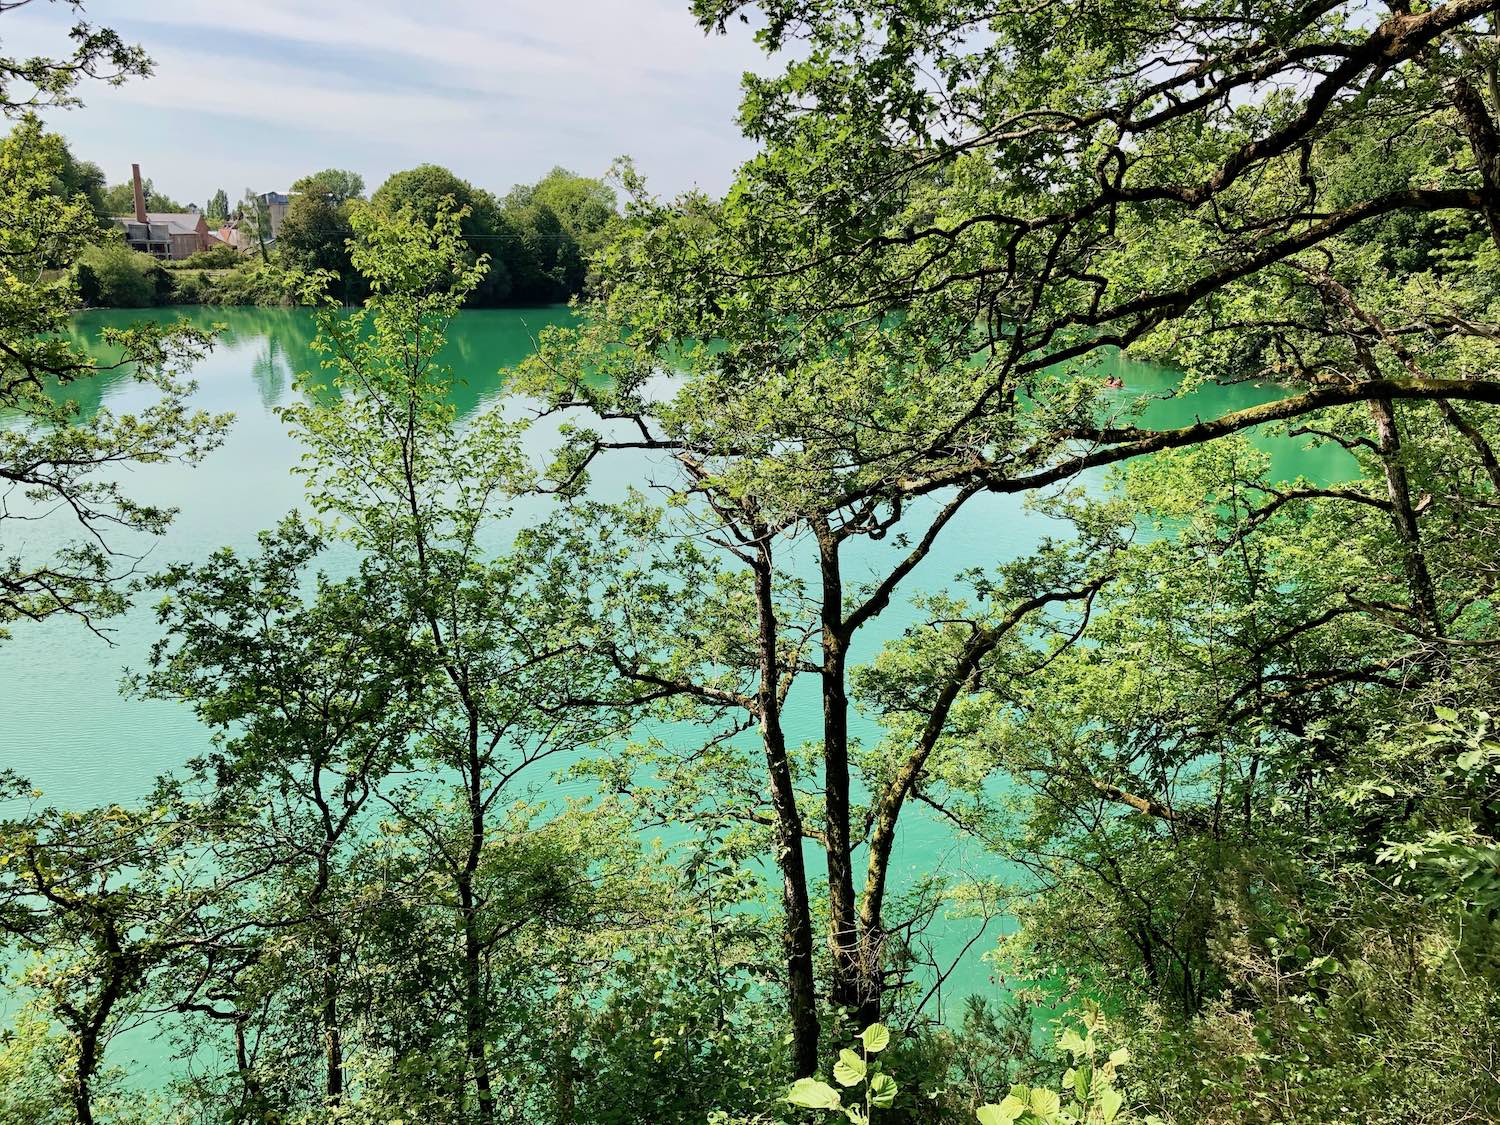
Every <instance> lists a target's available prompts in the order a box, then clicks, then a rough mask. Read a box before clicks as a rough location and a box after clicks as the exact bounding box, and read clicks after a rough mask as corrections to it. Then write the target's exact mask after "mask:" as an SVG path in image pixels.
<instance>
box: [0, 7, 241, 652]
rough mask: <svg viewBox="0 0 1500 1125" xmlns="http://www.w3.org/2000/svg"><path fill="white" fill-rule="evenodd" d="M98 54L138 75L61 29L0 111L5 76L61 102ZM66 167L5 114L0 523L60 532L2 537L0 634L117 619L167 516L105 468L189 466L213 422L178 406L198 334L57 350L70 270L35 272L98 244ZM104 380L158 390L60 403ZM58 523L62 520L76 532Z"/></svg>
mask: <svg viewBox="0 0 1500 1125" xmlns="http://www.w3.org/2000/svg"><path fill="white" fill-rule="evenodd" d="M106 46H107V47H108V49H107V50H106V49H105V48H106ZM101 50H102V51H104V54H102V55H101V54H100V51H101ZM78 52H81V53H78ZM111 59H112V60H115V62H117V63H121V64H122V65H123V64H124V63H129V64H130V65H129V66H128V67H126V68H125V70H122V71H115V72H110V73H111V74H112V76H113V77H114V78H123V77H124V76H125V73H126V72H127V71H128V72H139V71H140V70H142V69H143V68H144V65H145V64H144V58H143V56H140V54H139V52H137V51H134V50H133V49H126V48H123V47H120V46H119V45H118V40H117V39H115V38H114V37H113V36H112V34H110V33H106V32H97V31H91V30H84V31H82V32H80V33H77V34H75V56H74V57H73V59H72V61H71V62H67V61H64V62H53V61H49V60H47V59H41V58H38V59H33V60H29V61H26V62H24V63H16V62H15V61H14V60H0V108H3V109H4V111H5V112H6V113H7V114H13V113H14V112H15V105H14V104H13V102H12V101H11V97H12V94H11V91H12V90H13V89H14V84H15V83H17V82H22V83H31V84H32V85H34V86H38V91H37V94H36V97H38V98H43V99H45V100H47V101H50V102H54V103H56V102H62V103H67V102H70V101H71V100H72V97H73V95H72V94H71V93H70V92H69V91H70V90H71V89H72V87H73V85H74V84H75V83H76V82H77V81H79V80H81V79H82V78H83V77H85V76H86V75H88V74H90V73H92V72H93V71H95V70H96V69H97V68H99V67H101V66H103V65H104V62H105V61H106V60H111ZM69 167H70V161H69V158H68V157H67V155H66V149H65V147H64V145H63V143H62V141H61V139H60V138H58V137H55V136H51V135H48V134H45V133H43V131H42V129H41V126H40V124H39V123H38V122H37V121H36V119H35V118H32V117H22V118H20V119H19V120H17V121H16V123H15V126H14V128H13V129H12V131H11V133H10V134H9V135H8V136H7V137H6V138H5V139H4V141H3V142H0V292H3V296H0V408H3V409H4V410H5V412H6V413H7V414H8V415H9V416H10V418H11V419H12V421H11V422H10V424H8V425H7V426H6V428H5V431H4V434H3V435H0V478H3V479H4V480H5V481H6V482H7V485H8V486H9V487H10V488H11V489H13V492H12V501H11V503H10V504H8V505H7V507H6V509H5V511H4V512H3V513H0V525H3V526H6V527H7V528H10V529H14V528H15V527H17V526H19V524H17V523H15V522H13V521H17V520H34V519H36V518H38V517H41V516H42V515H43V513H46V512H49V511H50V512H51V513H52V514H51V515H48V516H47V517H46V518H47V519H49V520H50V521H53V523H54V525H55V526H57V527H58V528H59V537H58V540H57V542H59V543H60V545H59V546H57V547H56V548H48V547H37V546H34V545H33V544H35V543H36V538H35V537H34V536H30V535H28V536H26V537H25V538H24V539H22V540H18V539H17V538H16V537H14V535H13V534H12V535H8V536H7V545H6V547H5V550H4V553H3V558H0V628H3V627H4V626H5V625H6V624H8V623H10V622H13V621H15V620H16V619H17V618H30V619H39V618H43V617H47V616H50V615H52V614H54V613H59V612H65V613H73V614H76V615H78V616H80V617H82V618H83V619H84V620H85V621H89V622H92V621H93V620H95V619H96V618H98V617H100V616H104V615H108V614H110V613H113V612H116V611H118V610H119V609H120V608H121V607H122V605H123V601H124V598H123V593H122V589H121V579H122V578H123V577H124V576H125V574H126V573H127V572H128V570H129V569H130V561H131V556H130V554H129V551H130V550H131V546H129V545H128V544H130V542H131V540H132V538H133V537H134V536H135V535H137V534H138V533H144V534H146V535H153V534H160V533H161V531H162V530H163V529H164V528H165V527H166V526H167V524H168V523H169V522H170V520H171V518H172V515H173V512H172V510H171V509H169V508H165V507H160V506H155V505H148V504H142V503H139V502H137V501H135V500H133V499H132V498H131V497H130V495H129V493H128V491H127V489H126V487H125V485H124V483H123V482H122V480H121V478H120V476H119V474H118V472H117V471H116V470H118V469H119V468H121V467H126V466H130V465H138V464H152V463H158V462H163V461H174V460H175V461H184V462H188V463H191V462H193V461H196V460H197V459H198V458H200V457H202V456H203V455H204V454H205V453H207V452H208V451H209V450H210V449H212V448H213V447H214V446H215V445H217V444H218V441H219V439H220V436H221V435H222V433H223V431H224V428H225V426H226V425H227V423H228V419H227V418H225V417H221V416H211V415H209V414H207V413H205V412H202V411H195V410H193V409H191V408H190V407H189V405H188V402H187V400H188V396H189V394H190V392H191V389H192V388H191V385H190V384H188V383H185V382H184V381H183V380H182V378H181V374H182V372H183V371H184V370H185V369H186V368H187V367H188V366H189V365H190V364H191V363H192V361H193V360H194V359H195V358H196V357H197V356H198V355H200V354H201V353H202V351H203V350H204V349H205V348H206V347H207V346H208V345H209V343H210V337H209V335H207V334H205V333H203V332H199V331H196V330H193V329H189V328H188V327H186V326H185V325H165V324H150V325H137V326H134V327H132V328H129V329H113V330H109V331H107V332H105V333H103V334H102V337H101V340H100V344H101V345H102V347H103V349H105V350H107V351H108V352H110V353H112V356H113V358H111V359H109V360H107V361H104V362H102V363H101V362H100V361H97V360H95V359H94V358H93V356H92V355H91V354H90V353H89V352H88V351H85V350H83V349H81V348H79V347H75V346H74V345H72V344H71V343H69V342H68V339H67V336H68V332H67V330H68V327H69V318H70V316H71V314H72V311H73V309H74V307H75V306H76V304H77V300H78V297H77V292H76V290H75V288H74V280H73V274H72V271H71V270H69V271H68V272H65V273H63V274H61V275H60V276H59V275H56V274H53V273H49V272H48V271H49V270H54V269H57V268H59V267H63V268H66V267H70V266H71V265H72V264H73V263H74V262H75V261H76V260H77V259H78V257H79V255H80V254H82V253H83V251H84V250H85V248H86V247H88V246H90V245H91V244H93V243H94V242H96V241H97V240H98V239H99V238H100V228H99V222H98V219H97V214H96V211H95V208H94V206H93V205H92V204H91V203H90V202H89V200H88V198H87V196H86V195H85V194H81V193H80V194H75V195H74V196H72V197H71V198H68V199H61V198H59V195H58V190H59V188H58V185H59V183H60V182H63V180H64V176H65V173H66V172H67V170H68V168H69ZM74 167H75V168H76V166H74ZM104 371H123V372H126V373H128V374H129V375H130V376H131V377H132V378H134V379H135V380H137V381H139V382H141V383H143V384H145V385H147V386H149V387H152V388H154V389H155V390H156V391H157V392H158V395H157V397H156V398H155V399H154V401H152V402H151V403H149V404H148V405H146V406H145V407H143V408H142V409H140V410H139V411H137V412H130V413H123V414H117V413H116V412H114V411H113V410H111V409H109V408H108V407H101V408H97V409H93V410H90V411H85V410H84V409H83V407H81V406H80V405H79V402H78V401H77V399H76V398H75V397H73V396H75V395H78V394H80V393H82V392H84V391H86V390H87V388H88V381H89V380H90V379H92V378H94V377H96V376H98V375H100V374H101V373H102V372H104ZM64 520H72V521H73V522H74V523H75V524H76V534H75V535H72V536H69V535H68V533H67V532H66V530H65V529H64V527H63V523H62V521H64ZM122 540H123V541H122Z"/></svg>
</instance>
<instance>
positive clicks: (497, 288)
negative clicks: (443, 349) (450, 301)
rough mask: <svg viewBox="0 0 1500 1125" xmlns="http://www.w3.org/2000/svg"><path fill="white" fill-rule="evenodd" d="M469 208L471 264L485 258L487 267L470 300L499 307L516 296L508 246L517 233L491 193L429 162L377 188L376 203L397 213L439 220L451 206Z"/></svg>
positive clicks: (465, 224) (466, 225)
mask: <svg viewBox="0 0 1500 1125" xmlns="http://www.w3.org/2000/svg"><path fill="white" fill-rule="evenodd" d="M445 201H450V202H448V204H447V205H448V206H451V207H453V208H456V209H458V210H459V211H462V212H463V218H462V220H461V229H462V232H463V237H464V243H465V245H466V246H467V248H468V252H467V258H466V260H467V261H468V262H469V263H474V262H478V261H480V260H483V261H484V262H485V270H484V272H483V274H481V275H480V276H479V278H478V279H477V280H476V281H475V284H474V285H473V286H472V287H471V289H470V291H469V292H468V294H467V295H466V299H467V300H468V301H469V303H471V304H477V305H497V304H501V303H503V302H504V301H506V300H507V299H508V298H509V297H510V295H511V289H512V279H511V275H510V270H509V266H508V263H507V260H506V255H505V250H506V247H507V246H509V245H510V243H511V241H512V240H513V238H514V233H513V231H512V229H511V227H510V225H509V224H508V223H507V221H506V219H505V216H504V215H503V214H502V213H501V208H500V203H499V201H498V200H497V199H496V198H495V197H494V196H493V195H491V194H490V193H489V192H487V191H485V190H483V189H482V188H477V187H475V186H474V185H473V184H470V183H469V182H468V181H466V180H461V179H459V178H458V177H457V176H455V175H454V174H453V173H452V172H450V171H448V169H446V168H441V167H439V166H438V165H436V164H423V165H420V166H418V167H416V168H409V169H407V170H406V171H404V172H396V173H394V174H392V175H391V176H390V177H389V178H388V179H387V180H386V181H385V183H383V184H381V185H380V187H379V188H378V189H376V191H375V194H374V195H372V196H371V197H370V202H371V203H372V204H374V205H375V206H376V207H378V208H381V209H384V210H385V211H387V212H389V213H391V214H393V215H394V214H397V213H399V212H402V211H409V212H410V213H411V214H412V215H413V216H415V217H416V218H418V219H420V220H421V221H422V222H424V223H428V224H431V223H433V222H435V221H436V220H437V216H438V214H439V212H440V211H441V210H442V209H443V207H444V206H445Z"/></svg>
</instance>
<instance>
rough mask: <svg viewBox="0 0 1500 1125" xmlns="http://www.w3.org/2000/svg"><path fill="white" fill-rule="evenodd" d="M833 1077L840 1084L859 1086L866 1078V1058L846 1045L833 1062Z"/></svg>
mask: <svg viewBox="0 0 1500 1125" xmlns="http://www.w3.org/2000/svg"><path fill="white" fill-rule="evenodd" d="M833 1077H834V1080H835V1081H836V1082H837V1083H838V1084H839V1085H840V1086H857V1085H859V1083H861V1082H863V1081H864V1080H865V1060H864V1059H862V1058H860V1057H859V1056H858V1055H856V1054H855V1053H854V1052H853V1051H851V1050H849V1048H848V1047H845V1048H844V1049H843V1050H841V1051H840V1052H839V1061H838V1062H836V1063H834V1064H833Z"/></svg>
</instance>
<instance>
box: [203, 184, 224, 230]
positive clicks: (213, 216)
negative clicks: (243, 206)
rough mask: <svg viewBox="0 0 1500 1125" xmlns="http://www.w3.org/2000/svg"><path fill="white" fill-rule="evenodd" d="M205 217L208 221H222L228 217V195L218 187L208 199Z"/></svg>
mask: <svg viewBox="0 0 1500 1125" xmlns="http://www.w3.org/2000/svg"><path fill="white" fill-rule="evenodd" d="M207 217H208V219H209V220H210V222H214V221H217V222H223V221H225V220H226V219H228V218H229V195H228V194H227V193H226V192H225V191H224V189H223V188H220V189H219V190H218V191H216V192H214V194H213V198H212V199H210V200H209V201H208V211H207Z"/></svg>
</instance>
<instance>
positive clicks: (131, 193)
mask: <svg viewBox="0 0 1500 1125" xmlns="http://www.w3.org/2000/svg"><path fill="white" fill-rule="evenodd" d="M141 193H142V194H143V195H144V196H145V197H146V210H147V211H167V212H173V211H186V210H187V208H186V207H185V206H183V205H182V204H181V203H178V202H177V201H176V200H175V199H173V198H172V197H171V196H168V195H163V194H162V193H161V192H159V191H157V190H156V185H155V184H153V183H152V182H151V178H150V177H149V176H148V177H147V178H146V179H144V180H142V181H141ZM102 202H103V206H104V209H105V212H106V213H107V214H110V215H134V214H135V187H134V185H133V184H130V183H123V184H111V185H110V186H109V187H108V188H106V189H105V191H104V194H103V196H102Z"/></svg>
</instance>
